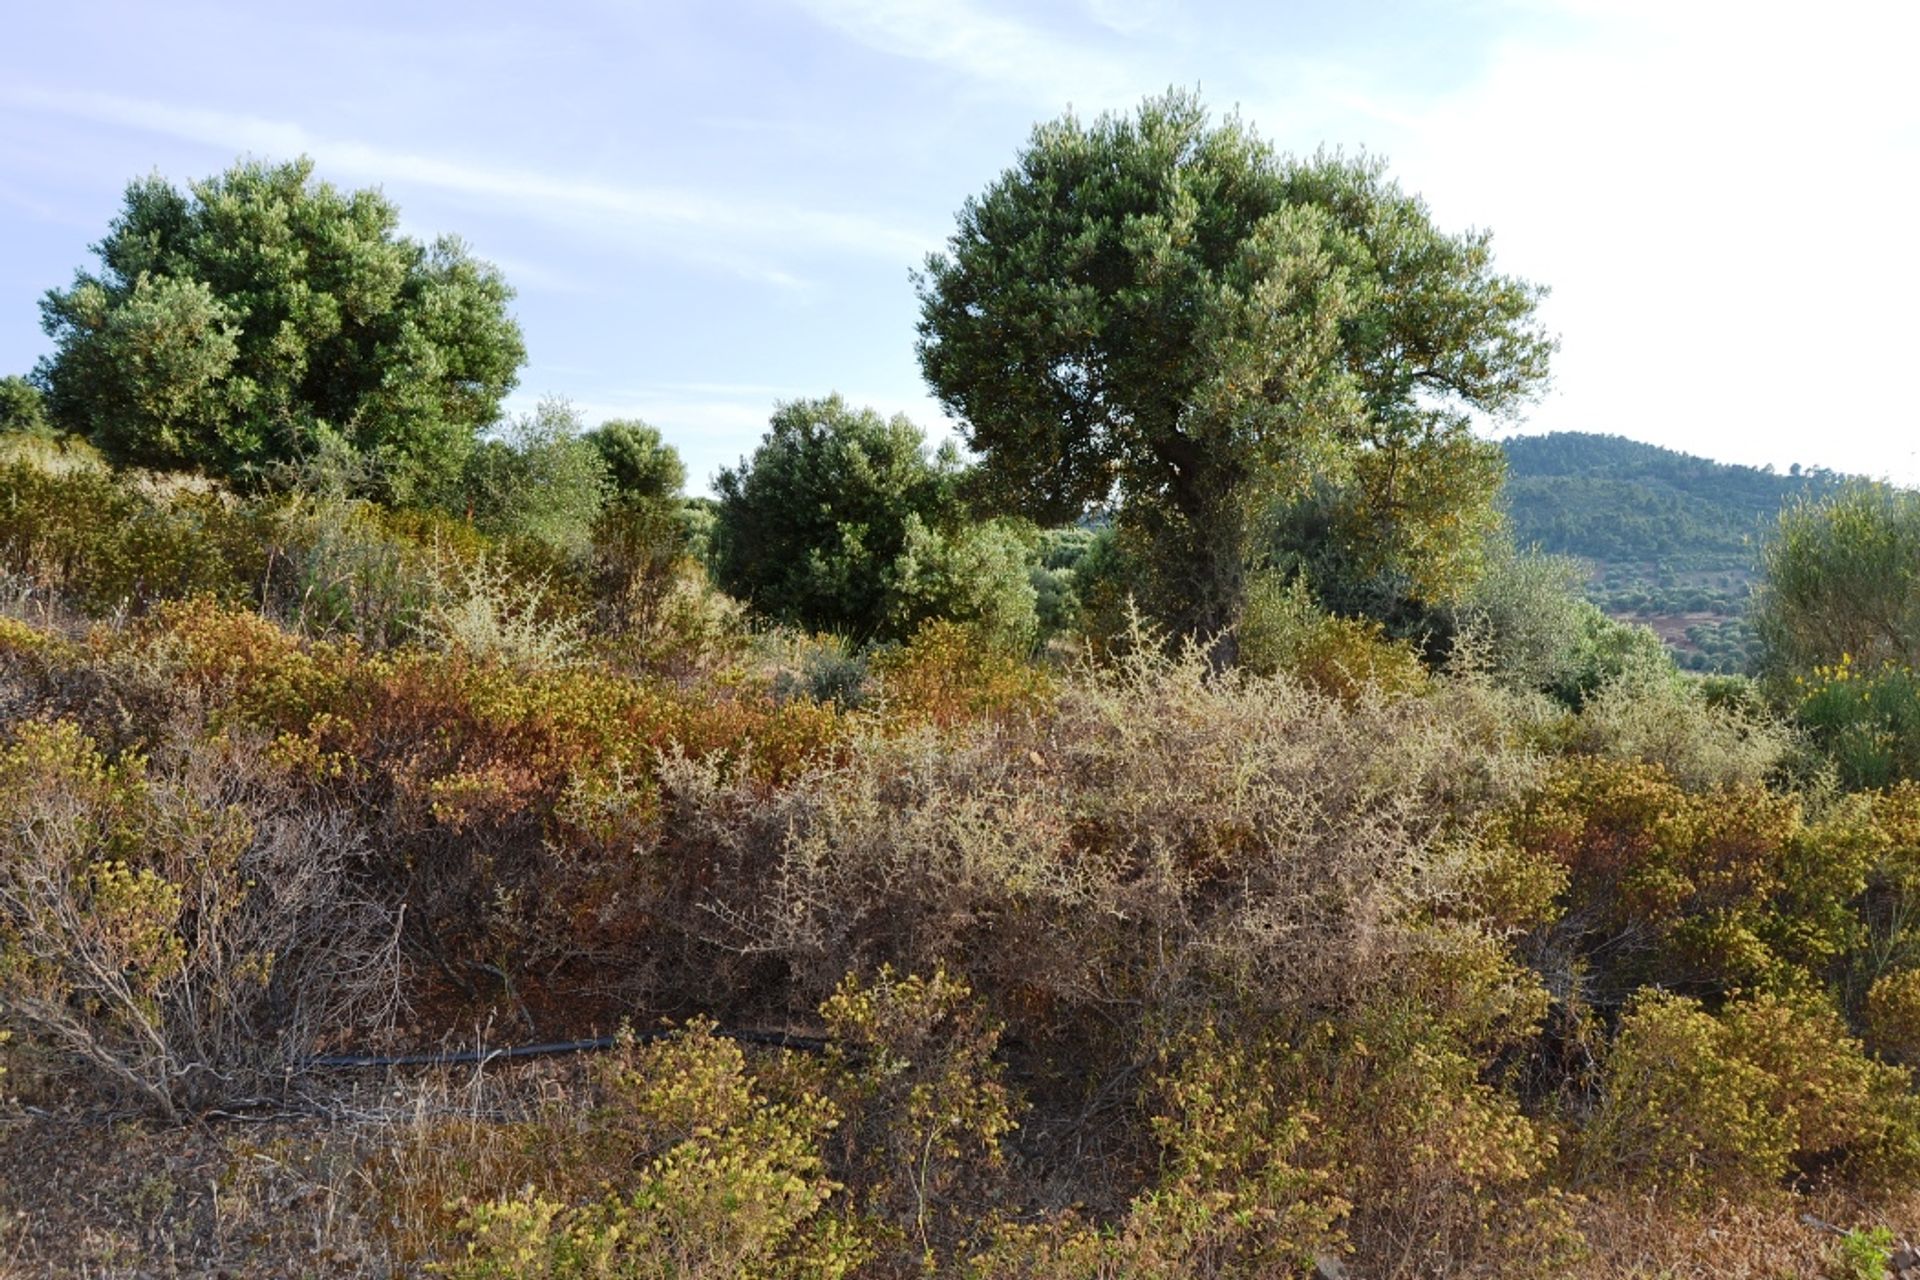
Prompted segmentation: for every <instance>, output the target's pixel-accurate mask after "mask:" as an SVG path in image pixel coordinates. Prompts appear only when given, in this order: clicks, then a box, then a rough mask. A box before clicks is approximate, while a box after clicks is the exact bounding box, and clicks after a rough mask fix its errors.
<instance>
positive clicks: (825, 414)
mask: <svg viewBox="0 0 1920 1280" xmlns="http://www.w3.org/2000/svg"><path fill="white" fill-rule="evenodd" d="M960 476H961V467H960V461H959V458H958V456H957V455H956V454H955V453H954V452H953V451H952V450H951V449H950V448H949V449H943V450H942V451H941V452H940V453H938V454H936V455H933V456H931V457H930V456H929V455H928V452H927V447H926V441H925V438H924V437H923V436H922V435H921V433H920V429H919V428H918V427H915V426H914V425H913V424H912V423H911V422H909V421H908V420H907V419H906V418H905V417H904V416H895V417H893V418H892V419H887V418H883V417H881V416H880V415H879V414H878V413H876V412H874V411H873V410H872V409H852V408H849V407H848V406H847V403H846V402H845V401H844V400H842V399H841V398H840V397H839V396H837V395H836V396H828V397H827V398H825V399H821V400H796V401H792V402H790V403H787V404H783V405H781V406H780V407H779V409H778V410H777V411H776V412H775V413H774V415H773V420H772V424H771V426H770V427H769V429H768V431H767V435H766V438H765V439H764V440H762V441H761V443H760V447H759V448H758V449H756V450H755V451H754V454H753V457H751V458H749V459H746V460H743V461H742V462H741V464H740V465H739V466H738V467H737V468H729V469H726V470H723V471H721V472H720V474H719V476H718V477H717V479H716V480H715V482H714V487H715V489H716V490H718V492H719V505H718V508H717V511H716V519H715V523H714V530H713V550H712V559H713V568H714V575H715V577H716V579H717V580H718V582H719V584H720V586H721V587H722V588H724V589H725V590H727V591H729V592H731V593H733V594H734V595H737V596H739V597H741V598H742V599H744V600H747V601H748V602H749V603H751V604H752V605H753V607H754V608H755V609H756V610H758V611H759V612H760V613H762V614H764V615H766V616H768V617H771V618H776V619H778V620H780V621H782V622H787V623H792V624H794V625H798V626H802V627H807V628H809V629H812V630H818V631H832V632H838V633H842V634H846V635H850V636H853V637H856V638H859V639H862V640H867V639H892V640H897V639H904V638H905V637H907V636H908V635H911V634H912V632H913V631H914V629H915V628H916V627H917V625H918V624H919V623H920V622H921V621H924V620H925V619H926V618H928V617H935V616H945V617H951V618H954V619H956V620H959V621H970V622H980V623H983V624H984V625H985V626H986V627H987V629H989V630H991V631H993V632H994V633H996V634H997V635H999V636H1001V637H1003V638H1007V639H1012V638H1014V637H1026V638H1031V633H1032V630H1033V617H1034V613H1033V600H1034V595H1033V587H1032V585H1031V583H1030V582H1029V581H1028V576H1027V568H1026V563H1025V556H1024V554H1021V555H1017V556H1016V555H1014V554H1012V553H1011V552H1010V550H1009V546H1010V543H1009V539H1017V535H1015V534H1014V533H1013V532H1012V531H1011V530H1010V529H1009V528H1007V527H1005V526H1000V527H989V528H972V527H968V526H967V525H966V523H965V521H964V518H963V517H964V511H963V508H962V505H961V502H960V499H959V495H958V485H959V480H960Z"/></svg>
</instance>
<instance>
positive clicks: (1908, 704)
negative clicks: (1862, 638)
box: [1792, 652, 1920, 790]
mask: <svg viewBox="0 0 1920 1280" xmlns="http://www.w3.org/2000/svg"><path fill="white" fill-rule="evenodd" d="M1792 688H1793V691H1794V693H1795V694H1797V695H1798V701H1797V705H1796V706H1795V708H1794V714H1795V717H1796V718H1797V719H1798V720H1799V722H1800V724H1801V725H1803V726H1804V727H1805V728H1806V730H1807V731H1808V733H1809V735H1810V736H1811V737H1812V739H1813V742H1814V745H1815V746H1816V747H1817V748H1818V749H1819V750H1820V752H1821V753H1822V754H1823V755H1824V756H1825V757H1826V758H1827V759H1828V760H1830V761H1832V762H1833V766H1834V768H1835V769H1836V770H1837V772H1838V774H1839V780H1840V784H1841V785H1842V786H1844V787H1846V788H1848V789H1850V790H1865V789H1870V788H1879V787H1887V786H1891V785H1893V784H1894V783H1896V782H1900V781H1902V780H1906V779H1920V675H1917V674H1916V673H1915V672H1914V669H1913V668H1912V667H1910V666H1902V665H1896V664H1893V663H1887V664H1885V665H1883V666H1880V667H1878V668H1877V669H1876V668H1872V667H1867V666H1864V665H1857V664H1856V663H1855V662H1854V659H1853V655H1852V654H1851V653H1848V652H1842V653H1841V655H1840V658H1839V661H1837V662H1835V663H1833V664H1831V665H1821V666H1815V667H1814V668H1813V669H1812V670H1811V671H1809V672H1807V673H1806V674H1804V675H1799V676H1795V677H1794V679H1793V685H1792Z"/></svg>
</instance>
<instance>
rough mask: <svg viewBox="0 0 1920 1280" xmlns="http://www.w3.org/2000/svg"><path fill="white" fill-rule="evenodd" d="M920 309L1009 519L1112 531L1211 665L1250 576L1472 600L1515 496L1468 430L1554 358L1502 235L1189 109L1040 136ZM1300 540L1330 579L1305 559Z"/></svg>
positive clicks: (1178, 103)
mask: <svg viewBox="0 0 1920 1280" xmlns="http://www.w3.org/2000/svg"><path fill="white" fill-rule="evenodd" d="M919 284H920V300H921V306H922V312H921V322H920V343H919V353H920V360H921V366H922V369H923V370H924V372H925V374H926V377H927V380H928V382H929V383H930V384H931V386H932V388H933V390H934V392H935V394H936V395H937V396H938V397H939V398H940V400H941V402H942V404H943V405H944V406H945V407H946V408H947V409H948V411H949V412H950V413H952V414H953V415H954V416H955V417H956V418H957V419H959V421H960V422H961V423H962V425H963V429H964V431H965V434H966V440H967V443H968V444H969V445H970V446H971V447H972V449H973V450H974V451H976V452H977V453H978V455H979V457H980V464H981V475H982V477H983V479H985V480H986V481H987V482H988V484H989V486H990V488H991V489H992V490H993V491H994V493H995V496H996V497H997V498H998V500H999V501H1001V502H1002V503H1004V504H1005V505H1007V506H1008V507H1010V508H1011V509H1014V510H1017V511H1020V512H1021V513H1023V514H1026V515H1028V516H1030V517H1032V518H1034V519H1036V520H1039V521H1042V522H1045V523H1058V522H1062V521H1065V520H1069V519H1072V518H1074V517H1077V516H1079V515H1080V514H1082V513H1083V512H1084V511H1086V510H1088V509H1089V508H1092V507H1096V506H1100V505H1106V504H1113V505H1115V506H1116V507H1117V510H1118V519H1119V522H1120V524H1121V526H1122V530H1123V532H1126V533H1128V535H1129V538H1130V541H1131V543H1132V545H1134V546H1136V547H1137V548H1138V549H1139V552H1140V554H1141V555H1142V556H1143V557H1144V558H1145V559H1146V560H1147V561H1148V562H1149V563H1150V565H1151V572H1150V573H1149V575H1148V581H1149V582H1150V583H1151V584H1154V594H1155V599H1154V600H1152V601H1150V602H1149V603H1150V604H1152V605H1153V607H1154V608H1155V610H1156V612H1158V613H1159V615H1160V616H1161V617H1162V619H1163V620H1164V621H1166V622H1168V623H1169V624H1171V625H1172V626H1173V627H1174V628H1175V630H1176V631H1178V632H1180V633H1182V634H1188V635H1200V636H1207V637H1210V638H1212V639H1213V641H1214V643H1215V645H1216V648H1215V650H1214V655H1215V659H1216V661H1217V662H1221V663H1226V662H1230V661H1232V658H1233V652H1234V651H1233V639H1232V633H1233V627H1234V624H1235V623H1236V621H1237V619H1238V616H1239V611H1240V607H1241V601H1242V599H1243V597H1244V593H1245V590H1246V584H1247V581H1248V579H1249V576H1250V575H1251V574H1253V573H1256V572H1260V571H1262V570H1263V569H1266V568H1268V567H1271V566H1276V565H1278V567H1279V568H1281V569H1283V570H1284V569H1286V568H1287V565H1286V564H1284V563H1281V562H1284V561H1285V560H1287V559H1288V558H1292V559H1293V560H1295V561H1297V562H1299V564H1297V565H1296V566H1295V568H1296V569H1298V568H1301V567H1304V566H1305V565H1306V564H1307V562H1308V561H1312V562H1314V563H1327V564H1332V565H1335V566H1337V567H1339V569H1340V571H1341V572H1344V573H1349V574H1357V575H1362V576H1382V575H1384V576H1386V577H1389V578H1395V579H1396V580H1399V581H1401V582H1403V583H1404V584H1405V586H1406V589H1408V590H1413V591H1418V592H1424V593H1430V594H1444V593H1445V592H1447V591H1448V590H1450V589H1452V588H1453V587H1454V586H1455V585H1457V583H1458V581H1460V580H1462V579H1465V578H1470V577H1471V575H1472V573H1473V571H1474V568H1475V564H1474V559H1475V548H1476V547H1477V546H1478V545H1479V541H1480V535H1481V534H1482V533H1483V532H1484V531H1485V530H1487V529H1490V528H1491V527H1493V526H1494V525H1495V524H1496V523H1497V520H1496V516H1495V514H1494V508H1493V499H1494V495H1495V492H1496V490H1497V487H1498V484H1499V480H1500V476H1501V469H1500V466H1499V464H1498V460H1497V456H1496V455H1495V454H1494V452H1493V450H1492V448H1491V446H1490V445H1488V444H1486V443H1485V442H1483V441H1480V440H1478V439H1476V438H1475V437H1474V436H1473V435H1472V433H1471V431H1470V420H1471V417H1472V415H1473V414H1475V413H1486V414H1504V413H1509V412H1511V411H1512V410H1513V409H1515V408H1516V406H1518V405H1520V404H1521V403H1522V402H1524V401H1525V400H1526V399H1527V398H1528V396H1529V395H1530V394H1531V393H1533V392H1534V391H1536V390H1537V389H1538V388H1539V387H1540V386H1541V385H1542V383H1543V381H1544V379H1545V377H1546V372H1547V362H1548V358H1549V356H1550V355H1551V353H1552V351H1553V347H1554V344H1553V341H1552V340H1551V339H1550V338H1549V337H1548V336H1547V335H1545V334H1544V333H1543V332H1542V331H1541V330H1540V328H1539V326H1538V324H1537V322H1536V319H1535V314H1534V312H1535V306H1536V303H1537V301H1538V299H1539V298H1540V296H1541V290H1540V289H1538V288H1536V287H1535V286H1532V285H1529V284H1527V283H1525V282H1523V281H1520V280H1517V279H1514V278H1512V277H1510V276H1505V275H1501V274H1498V273H1497V272H1495V271H1494V270H1493V268H1492V260H1491V255H1490V252H1489V248H1488V237H1487V235H1486V233H1484V232H1477V231H1475V232H1467V233H1463V234H1448V233H1445V232H1442V231H1441V230H1439V229H1438V228H1437V227H1435V226H1434V225H1433V222H1432V219H1431V218H1430V216H1429V214H1428V212H1427V209H1426V207H1425V205H1424V204H1423V203H1422V202H1421V201H1420V200H1419V199H1418V198H1416V197H1413V196H1410V195H1407V194H1405V193H1403V192H1402V191H1401V190H1400V189H1399V188H1398V187H1397V186H1395V185H1394V184H1393V183H1392V182H1391V181H1390V180H1388V179H1387V178H1386V176H1385V174H1384V172H1383V171H1382V169H1381V167H1380V166H1379V165H1378V164H1377V163H1374V162H1372V161H1369V160H1365V159H1361V160H1352V159H1347V158H1344V157H1341V156H1338V155H1327V154H1322V155H1318V156H1315V157H1313V158H1312V159H1308V160H1295V159H1289V158H1286V157H1283V156H1281V155H1279V154H1277V153H1275V152H1274V151H1273V150H1272V149H1271V148H1270V147H1269V146H1268V145H1267V144H1265V143H1264V142H1262V141H1261V140H1260V139H1259V138H1258V137H1257V136H1256V135H1255V134H1254V133H1253V131H1252V130H1251V129H1249V128H1248V127H1247V126H1245V125H1244V124H1243V123H1241V122H1240V121H1239V120H1238V119H1234V118H1229V119H1227V120H1225V121H1223V122H1220V123H1217V124H1216V123H1214V122H1212V121H1211V120H1210V119H1209V117H1208V115H1207V113H1206V111H1205V110H1204V109H1203V108H1202V107H1201V106H1200V104H1199V103H1198V102H1197V101H1196V100H1195V99H1194V98H1192V97H1190V96H1188V95H1184V94H1180V93H1172V94H1168V95H1166V96H1164V97H1160V98H1155V99H1151V100H1149V101H1148V102H1146V103H1145V104H1144V105H1143V106H1142V107H1141V108H1140V109H1139V111H1138V112H1137V113H1136V114H1135V115H1133V116H1131V117H1120V116H1111V115H1110V116H1102V117H1101V118H1100V119H1098V120H1096V121H1094V122H1093V123H1092V124H1091V125H1088V124H1084V123H1082V122H1081V121H1080V120H1078V119H1076V118H1075V117H1073V116H1071V115H1069V116H1067V117H1064V118H1062V119H1060V120H1056V121H1053V122H1052V123H1049V124H1044V125H1041V126H1040V127H1039V128H1037V129H1036V130H1035V131H1034V134H1033V137H1032V140H1031V141H1030V143H1029V144H1028V146H1027V148H1026V149H1025V150H1024V151H1023V152H1022V153H1021V154H1020V156H1019V158H1018V160H1017V161H1016V163H1015V165H1014V167H1013V168H1012V169H1010V170H1008V171H1007V172H1006V173H1005V174H1003V175H1002V176H1001V177H1000V178H999V179H998V180H997V181H996V182H994V183H993V184H992V185H991V186H990V187H988V189H987V190H986V192H985V193H984V194H983V195H981V196H980V197H978V198H976V199H971V200H969V201H967V203H966V204H965V206H964V207H963V208H962V209H961V211H960V214H959V226H958V229H957V231H956V232H955V233H954V235H953V237H952V239H951V240H950V242H949V244H948V248H947V251H946V252H945V253H944V254H938V255H935V256H933V257H931V258H929V259H928V262H927V265H926V270H925V273H924V274H923V275H922V276H921V277H920V281H919ZM1303 507H1305V508H1306V509H1307V510H1308V511H1309V512H1310V513H1311V519H1309V520H1306V521H1304V522H1303V521H1302V520H1300V519H1299V518H1298V516H1297V513H1298V512H1299V511H1300V510H1301V509H1302V508H1303ZM1303 523H1304V524H1305V526H1306V527H1307V528H1309V529H1321V530H1324V534H1325V536H1326V537H1327V538H1332V539H1337V540H1339V546H1338V548H1337V550H1338V552H1339V554H1338V555H1333V556H1323V557H1318V558H1315V557H1312V556H1303V555H1302V554H1301V549H1300V548H1299V547H1297V546H1293V545H1290V543H1291V542H1297V540H1298V539H1297V530H1298V528H1299V527H1300V526H1301V525H1302V524H1303ZM1289 529H1292V530H1294V531H1295V532H1289Z"/></svg>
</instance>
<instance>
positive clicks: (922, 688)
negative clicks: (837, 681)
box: [868, 621, 1051, 727]
mask: <svg viewBox="0 0 1920 1280" xmlns="http://www.w3.org/2000/svg"><path fill="white" fill-rule="evenodd" d="M868 670H869V671H870V672H871V674H872V677H873V679H874V681H875V683H876V684H878V686H879V696H880V698H881V700H882V703H883V706H884V714H885V717H886V721H887V723H888V724H890V725H894V726H898V727H906V726H911V725H919V724H934V725H944V726H954V725H959V724H963V723H966V722H969V721H977V720H981V719H984V718H989V717H1001V716H1018V715H1021V714H1032V713H1034V712H1036V711H1038V710H1039V709H1040V708H1041V707H1043V706H1044V705H1045V703H1046V700H1047V697H1048V694H1049V692H1050V690H1051V682H1050V681H1049V680H1048V679H1047V677H1046V675H1045V674H1044V673H1042V672H1040V671H1038V670H1036V669H1035V668H1033V667H1031V666H1029V665H1027V663H1025V662H1024V661H1022V660H1021V659H1020V658H1018V657H1016V656H1014V655H1013V654H1010V653H1008V652H1007V651H1006V650H1004V649H1001V648H999V647H997V646H996V645H994V643H993V642H992V638H991V637H990V636H986V635H982V634H980V633H979V632H978V631H976V630H974V629H973V628H971V627H967V626H963V625H961V624H958V623H953V622H944V621H934V622H928V623H925V624H923V625H922V626H921V628H920V630H919V631H917V632H916V633H914V636H913V638H912V640H910V641H909V642H908V643H906V644H905V645H901V646H899V647H897V648H890V649H882V650H880V651H879V652H877V653H875V654H874V655H873V657H872V658H871V659H870V660H869V662H868Z"/></svg>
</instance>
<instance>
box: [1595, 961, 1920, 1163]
mask: <svg viewBox="0 0 1920 1280" xmlns="http://www.w3.org/2000/svg"><path fill="white" fill-rule="evenodd" d="M1601 1086H1602V1096H1601V1101H1600V1104H1599V1107H1598V1109H1597V1110H1596V1112H1595V1113H1594V1114H1593V1116H1592V1117H1591V1118H1590V1119H1589V1120H1588V1122H1587V1123H1586V1125H1585V1127H1584V1129H1583V1131H1582V1133H1581V1136H1580V1153H1579V1155H1580V1167H1581V1170H1582V1172H1583V1175H1584V1176H1585V1177H1586V1178H1587V1179H1589V1180H1592V1181H1596V1182H1601V1181H1607V1180H1612V1179H1620V1180H1624V1181H1628V1182H1632V1183H1636V1184H1640V1185H1645V1186H1651V1187H1656V1188H1658V1189H1660V1190H1661V1191H1663V1192H1665V1193H1667V1194H1672V1195H1676V1196H1681V1197H1685V1198H1706V1197H1712V1196H1721V1195H1736V1196H1738V1195H1753V1194H1755V1193H1758V1192H1761V1191H1763V1190H1765V1189H1767V1188H1769V1187H1773V1186H1776V1185H1777V1184H1778V1183H1779V1182H1780V1180H1781V1179H1782V1178H1783V1177H1784V1176H1785V1175H1786V1173H1787V1172H1788V1170H1789V1169H1790V1168H1791V1167H1792V1165H1793V1163H1794V1162H1795V1161H1796V1160H1800V1161H1815V1160H1822V1161H1834V1160H1838V1161H1843V1162H1846V1163H1849V1164H1850V1165H1851V1166H1852V1168H1853V1170H1854V1172H1856V1173H1858V1174H1861V1175H1863V1176H1866V1177H1870V1178H1871V1177H1883V1176H1898V1174H1900V1173H1901V1172H1903V1171H1905V1170H1907V1169H1909V1168H1910V1167H1911V1161H1912V1158H1913V1151H1914V1148H1915V1143H1916V1130H1915V1114H1914V1107H1913V1099H1912V1095H1911V1093H1910V1088H1911V1081H1910V1079H1909V1078H1908V1076H1907V1074H1906V1073H1905V1072H1904V1071H1898V1070H1895V1069H1892V1068H1888V1067H1885V1066H1882V1065H1880V1064H1877V1063H1875V1062H1874V1061H1873V1060H1872V1059H1870V1058H1868V1057H1867V1056H1866V1055H1865V1053H1864V1052H1863V1051H1862V1049H1861V1046H1860V1044H1859V1042H1858V1041H1857V1040H1855V1039H1853V1038H1852V1036H1850V1035H1849V1034H1848V1032H1847V1028H1846V1025H1845V1023H1844V1022H1843V1021H1842V1020H1841V1018H1840V1016H1839V1014H1838V1013H1837V1012H1836V1011H1835V1010H1834V1009H1833V1008H1832V1007H1831V1006H1830V1005H1829V1004H1827V1003H1826V1002H1825V1001H1824V1000H1822V999H1820V998H1818V997H1812V996H1797V997H1780V996H1772V995H1758V996H1752V997H1747V998H1743V999H1740V1000H1736V1001H1733V1002H1731V1003H1729V1004H1728V1005H1727V1007H1726V1008H1725V1009H1724V1010H1723V1011H1722V1012H1721V1013H1720V1014H1719V1015H1717V1016H1716V1015H1714V1014H1712V1013H1709V1012H1708V1011H1707V1010H1706V1008H1705V1007H1703V1006H1702V1005H1701V1004H1700V1003H1699V1002H1698V1001H1696V1000H1692V999H1689V998H1687V997H1685V996H1676V995H1672V994H1669V993H1666V992H1651V991H1650V992H1647V993H1645V994H1643V995H1641V996H1639V997H1637V998H1636V999H1635V1000H1634V1001H1633V1003H1632V1004H1631V1005H1630V1006H1629V1007H1628V1009H1627V1012H1626V1014H1625V1015H1624V1016H1623V1017H1622V1019H1621V1022H1620V1029H1619V1032H1618V1034H1617V1035H1616V1036H1615V1039H1614V1042H1613V1045H1612V1047H1611V1049H1610V1050H1609V1052H1608V1054H1607V1058H1606V1061H1605V1063H1604V1066H1603V1070H1602V1077H1601Z"/></svg>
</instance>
